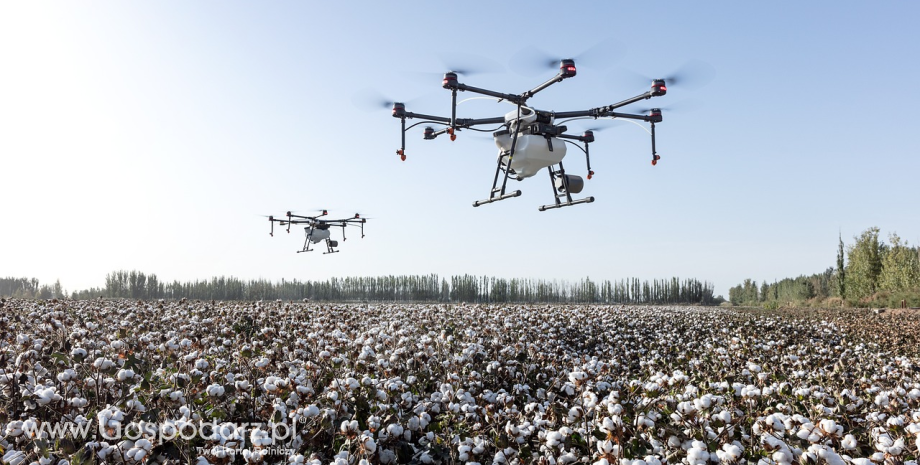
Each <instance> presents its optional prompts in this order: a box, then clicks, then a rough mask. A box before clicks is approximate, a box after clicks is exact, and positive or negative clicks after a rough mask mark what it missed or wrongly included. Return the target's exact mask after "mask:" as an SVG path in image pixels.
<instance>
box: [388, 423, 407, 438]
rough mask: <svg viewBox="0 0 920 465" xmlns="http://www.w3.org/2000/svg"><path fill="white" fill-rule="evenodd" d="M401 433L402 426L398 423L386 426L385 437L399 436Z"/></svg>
mask: <svg viewBox="0 0 920 465" xmlns="http://www.w3.org/2000/svg"><path fill="white" fill-rule="evenodd" d="M403 431H404V430H403V427H402V425H400V424H398V423H393V424H390V425H387V435H389V436H399V435H401V434H403Z"/></svg>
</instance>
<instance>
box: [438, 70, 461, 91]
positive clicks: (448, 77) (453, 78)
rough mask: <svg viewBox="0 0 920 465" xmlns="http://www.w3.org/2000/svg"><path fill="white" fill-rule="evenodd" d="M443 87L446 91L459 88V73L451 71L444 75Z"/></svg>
mask: <svg viewBox="0 0 920 465" xmlns="http://www.w3.org/2000/svg"><path fill="white" fill-rule="evenodd" d="M441 87H443V88H445V89H456V88H457V73H455V72H453V71H451V72H448V73H444V80H442V81H441Z"/></svg>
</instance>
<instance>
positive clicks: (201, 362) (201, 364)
mask: <svg viewBox="0 0 920 465" xmlns="http://www.w3.org/2000/svg"><path fill="white" fill-rule="evenodd" d="M209 366H211V364H210V363H208V361H207V360H205V359H203V358H199V359H198V360H195V369H196V370H207V369H208V367H209Z"/></svg>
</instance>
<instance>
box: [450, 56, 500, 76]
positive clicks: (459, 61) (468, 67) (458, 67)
mask: <svg viewBox="0 0 920 465" xmlns="http://www.w3.org/2000/svg"><path fill="white" fill-rule="evenodd" d="M438 59H440V60H441V63H442V64H443V65H444V67H445V68H446V70H447V71H451V72H454V73H457V74H462V75H464V76H473V75H475V74H488V73H504V72H505V71H506V68H505V66H504V65H502V64H501V63H499V62H497V61H494V60H492V59H490V58H486V57H484V56H480V55H475V54H472V53H462V52H450V53H442V54H440V55H438ZM441 75H443V73H441V74H439V76H441Z"/></svg>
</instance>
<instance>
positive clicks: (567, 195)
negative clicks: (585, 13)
mask: <svg viewBox="0 0 920 465" xmlns="http://www.w3.org/2000/svg"><path fill="white" fill-rule="evenodd" d="M575 72H576V70H575V60H574V59H564V60H561V61H560V62H559V72H558V73H557V74H556V75H555V76H554V77H553V78H551V79H549V80H548V81H546V82H544V83H543V84H540V85H539V86H537V87H535V88H533V89H531V90H528V91H526V92H524V93H522V94H506V93H502V92H495V91H491V90H487V89H481V88H477V87H472V86H468V85H466V84H462V83H460V82H459V81H458V74H460V73H461V72H459V71H450V72H447V73H445V74H444V78H443V80H442V81H441V86H442V87H443V88H445V89H447V90H449V91H450V92H451V112H450V116H449V117H446V116H433V115H426V114H421V113H414V112H410V111H407V110H406V106H405V104H404V103H401V102H394V103H393V107H392V108H393V117H394V118H399V120H400V122H401V123H402V145H401V146H400V148H399V150H397V151H396V154H397V155H399V157H400V158H401V159H402V160H403V161H405V159H406V131H408V130H409V129H412V128H414V127H415V126H418V125H421V124H436V125H443V126H445V127H444V128H442V129H439V130H435V129H434V128H433V127H432V126H426V127H425V128H424V134H423V136H424V139H425V140H432V139H435V138H437V137H438V136H440V135H443V134H447V135H448V136H449V137H450V140H455V139H456V137H457V133H458V132H460V131H461V130H463V129H472V128H473V127H474V126H480V125H496V124H498V125H500V126H498V127H497V128H496V129H497V130H495V132H493V133H492V136H493V139H494V141H495V145H497V146H498V160H497V166H496V168H495V177H494V178H493V180H492V190H491V191H490V192H489V198H488V199H485V200H478V201H476V202H474V203H473V206H474V207H478V206H480V205H484V204H487V203H492V202H497V201H499V200H504V199H507V198H511V197H518V196H520V195H521V191H520V190H514V191H508V190H506V188H507V184H508V179H516V180H518V181H520V180H523V179H525V178H529V177H531V176H533V175H535V174H536V173H537V172H539V171H540V170H541V169H543V168H547V170H548V171H549V178H550V183H551V185H552V189H553V194H554V195H555V203H554V204H551V205H543V206H541V207H540V211H545V210H548V209H551V208H560V207H567V206H571V205H577V204H580V203H591V202H593V201H594V197H586V198H583V199H578V200H575V199H573V198H572V194H578V193H580V192H581V191H582V189H583V188H584V180H583V179H582V178H581V176H576V175H571V174H566V172H565V169H564V168H563V166H562V159H563V158H565V155H566V144H571V145H573V146H575V147H577V148H578V149H580V150H581V151H582V152H584V154H585V161H586V163H587V171H588V173H587V178H588V179H591V177H592V176H594V171H592V170H591V158H590V155H589V152H588V144H590V143H591V142H594V132H593V131H592V130H587V131H585V132H584V133H583V134H581V135H571V134H566V133H565V132H566V131H567V130H568V128H567V127H566V126H565V125H564V124H563V123H565V122H566V121H562V120H572V119H598V118H608V119H613V118H625V119H631V120H640V121H646V122H648V123H650V124H651V131H649V133H650V134H651V136H652V165H656V164H657V163H658V160H659V159H661V157H660V156H659V155H658V152H657V151H656V150H655V123H660V122H661V121H662V117H661V109H659V108H652V109H649V110H647V111H645V112H646V114H630V113H618V112H616V111H614V110H616V109H618V108H620V107H624V106H626V105H629V104H632V103H635V102H638V101H640V100H646V99H649V98H652V97H660V96H662V95H665V93H667V84H666V82H665V79H654V80H652V86H651V89H650V90H649V91H648V92H645V93H642V94H640V95H637V96H635V97H632V98H629V99H626V100H623V101H622V102H619V103H614V104H611V105H607V106H602V107H597V108H591V109H589V110H579V111H564V112H555V111H545V110H539V109H536V108H533V107H531V106H528V105H527V100H528V99H530V98H531V97H533V96H534V95H536V94H537V93H538V92H540V91H542V90H544V89H546V88H547V87H549V86H551V85H553V84H555V83H557V82H562V81H563V80H565V79H568V78H571V77H574V76H575ZM466 91H469V92H473V93H477V94H482V95H486V96H489V97H492V98H495V99H497V100H498V101H505V102H508V103H511V104H513V105H515V106H516V107H517V108H516V109H515V110H513V111H511V112H508V113H507V114H505V115H504V116H498V117H494V118H481V119H475V118H459V117H457V93H458V92H466ZM407 119H421V120H423V121H421V122H418V123H415V124H412V125H410V126H408V127H407V126H406V120H407ZM472 130H475V131H482V129H472ZM576 142H580V143H581V144H583V147H582V146H581V145H578V144H576ZM502 173H504V175H502Z"/></svg>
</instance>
